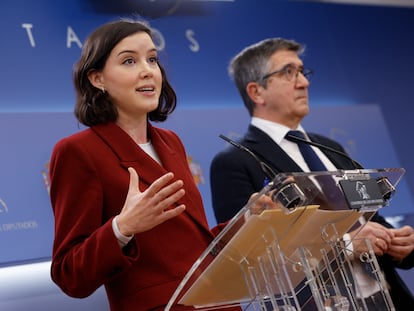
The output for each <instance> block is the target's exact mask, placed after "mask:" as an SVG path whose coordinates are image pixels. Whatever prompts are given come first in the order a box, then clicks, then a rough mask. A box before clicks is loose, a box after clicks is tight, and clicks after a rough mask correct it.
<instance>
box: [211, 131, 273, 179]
mask: <svg viewBox="0 0 414 311" xmlns="http://www.w3.org/2000/svg"><path fill="white" fill-rule="evenodd" d="M219 137H220V138H221V139H224V140H225V141H227V142H228V143H230V144H231V145H233V146H234V147H236V148H237V149H240V150H243V151H245V152H247V153H248V154H250V155H251V156H252V157H253V158H254V159H255V160H256V162H257V163H259V165H260V168H261V169H262V171H263V173H264V174H265V175H266V177H267V178H268V179H269V180H272V179H273V178H275V177H276V173H275V172H274V171H273V170H272V168H271V167H270V166H269V165H267V164H266V163H265V162H263V161H262V160H260V159H259V157H258V156H257V155H256V154H255V153H254V152H253V151H251V150H250V149H249V148H247V147H245V146H243V145H241V144H239V143H237V142H235V141H234V140H231V139H230V138H228V137H226V136H224V135H222V134H220V135H219Z"/></svg>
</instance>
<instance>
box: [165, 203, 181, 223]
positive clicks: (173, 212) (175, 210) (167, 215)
mask: <svg viewBox="0 0 414 311" xmlns="http://www.w3.org/2000/svg"><path fill="white" fill-rule="evenodd" d="M184 210H185V205H184V204H181V205H178V206H176V207H175V208H172V209H169V210H166V211H165V212H164V213H163V214H162V217H163V221H165V220H168V219H171V218H174V217H176V216H178V215H180V214H181V213H182V212H184Z"/></svg>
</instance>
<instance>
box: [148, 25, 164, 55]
mask: <svg viewBox="0 0 414 311" xmlns="http://www.w3.org/2000/svg"><path fill="white" fill-rule="evenodd" d="M151 32H152V38H153V40H154V44H155V47H156V48H157V50H158V51H163V50H164V49H165V40H164V36H163V35H162V33H161V31H159V30H158V29H156V28H151Z"/></svg>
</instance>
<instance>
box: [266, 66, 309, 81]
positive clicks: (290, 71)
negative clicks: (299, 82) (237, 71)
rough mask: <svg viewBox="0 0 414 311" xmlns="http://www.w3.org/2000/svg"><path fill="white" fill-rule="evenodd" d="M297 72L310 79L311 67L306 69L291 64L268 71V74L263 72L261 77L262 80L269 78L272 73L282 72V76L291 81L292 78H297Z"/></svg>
mask: <svg viewBox="0 0 414 311" xmlns="http://www.w3.org/2000/svg"><path fill="white" fill-rule="evenodd" d="M299 73H301V74H302V75H303V76H304V77H305V78H306V79H308V80H310V78H311V77H312V75H313V70H312V69H307V68H302V67H296V66H292V65H287V66H285V67H283V68H282V69H280V70H276V71H273V72H270V73H268V74H265V75H264V76H263V77H262V81H264V80H266V79H268V78H270V77H271V76H273V75H276V74H283V76H284V77H285V79H286V80H288V81H293V79H295V81H296V79H297V78H298V75H299Z"/></svg>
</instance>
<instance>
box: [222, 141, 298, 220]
mask: <svg viewBox="0 0 414 311" xmlns="http://www.w3.org/2000/svg"><path fill="white" fill-rule="evenodd" d="M219 137H220V138H222V139H224V140H225V141H227V142H228V143H230V144H231V145H233V146H234V147H236V148H237V149H240V150H243V151H245V152H247V153H248V154H249V155H251V156H252V157H253V159H255V160H256V162H257V163H258V164H259V165H260V168H261V169H262V171H263V173H264V174H265V175H266V178H267V179H268V180H269V181H270V183H271V184H270V186H272V189H274V191H273V190H272V192H273V193H272V194H271V198H272V200H273V201H274V202H276V201H278V202H279V203H281V204H282V206H283V207H284V208H286V209H287V211H288V212H292V211H294V210H295V209H296V208H297V207H298V206H303V205H305V202H306V196H305V194H304V193H303V192H302V190H301V189H300V188H299V187H298V185H297V184H296V183H295V182H294V181H291V180H289V179H287V181H285V182H283V181H279V182H278V184H277V185H275V184H273V180H274V179H275V178H276V176H277V175H276V173H275V171H273V170H272V168H271V167H270V166H269V165H268V164H266V163H265V162H263V161H262V160H260V159H259V157H258V156H257V155H256V154H255V153H254V152H253V151H251V150H250V149H249V148H247V147H245V146H243V145H242V144H239V143H237V142H235V141H234V140H231V139H230V138H228V137H226V136H224V135H222V134H220V135H219ZM266 185H267V183H265V186H266Z"/></svg>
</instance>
